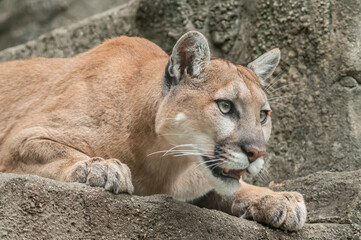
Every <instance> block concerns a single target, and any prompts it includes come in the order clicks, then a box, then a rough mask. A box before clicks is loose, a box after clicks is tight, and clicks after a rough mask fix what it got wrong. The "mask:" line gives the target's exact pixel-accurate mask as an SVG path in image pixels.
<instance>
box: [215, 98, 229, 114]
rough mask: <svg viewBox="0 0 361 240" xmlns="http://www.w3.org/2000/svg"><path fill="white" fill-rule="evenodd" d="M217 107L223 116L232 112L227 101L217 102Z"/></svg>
mask: <svg viewBox="0 0 361 240" xmlns="http://www.w3.org/2000/svg"><path fill="white" fill-rule="evenodd" d="M217 105H218V108H219V110H220V111H221V112H222V113H223V114H229V113H231V112H232V106H233V104H232V102H231V101H228V100H220V101H217Z"/></svg>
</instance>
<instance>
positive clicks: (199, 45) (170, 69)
mask: <svg viewBox="0 0 361 240" xmlns="http://www.w3.org/2000/svg"><path fill="white" fill-rule="evenodd" d="M209 61H210V51H209V46H208V42H207V39H206V38H205V37H204V36H203V35H202V34H201V33H200V32H196V31H191V32H188V33H186V34H184V35H183V36H182V37H181V38H180V39H179V40H178V41H177V43H176V44H175V45H174V47H173V51H172V55H171V56H170V59H169V62H168V65H167V68H166V71H165V76H164V79H163V87H165V88H168V89H164V90H169V89H170V87H171V86H174V85H177V84H178V83H179V81H180V80H181V79H182V77H183V74H188V75H189V76H190V77H197V76H198V75H199V74H200V73H201V72H202V71H203V69H204V68H205V66H206V65H207V64H208V62H209Z"/></svg>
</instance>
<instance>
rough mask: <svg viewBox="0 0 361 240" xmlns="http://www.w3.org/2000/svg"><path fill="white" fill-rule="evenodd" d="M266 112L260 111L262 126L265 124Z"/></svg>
mask: <svg viewBox="0 0 361 240" xmlns="http://www.w3.org/2000/svg"><path fill="white" fill-rule="evenodd" d="M268 112H269V111H266V110H262V111H261V113H260V121H261V124H262V125H263V124H265V123H266V122H267V117H268Z"/></svg>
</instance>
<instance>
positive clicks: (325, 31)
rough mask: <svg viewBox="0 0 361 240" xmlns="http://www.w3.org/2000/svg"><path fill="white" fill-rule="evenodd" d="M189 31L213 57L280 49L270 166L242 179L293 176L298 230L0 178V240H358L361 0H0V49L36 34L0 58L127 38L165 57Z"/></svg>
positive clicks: (58, 53)
mask: <svg viewBox="0 0 361 240" xmlns="http://www.w3.org/2000/svg"><path fill="white" fill-rule="evenodd" d="M121 3H124V4H123V5H119V4H121ZM106 9H109V10H107V11H105V12H101V11H104V10H106ZM97 12H101V13H99V14H96V15H94V14H95V13H97ZM87 16H91V17H89V18H86V17H87ZM84 18H85V19H84ZM81 19H83V20H81ZM79 20H81V21H79ZM73 22H75V23H74V24H71V25H69V24H70V23H73ZM59 26H61V27H59ZM54 28H56V29H55V30H53V31H51V32H48V33H45V34H44V35H41V36H40V37H37V36H38V35H39V34H42V33H44V32H47V31H49V30H51V29H54ZM194 29H196V30H198V31H201V32H202V33H203V34H204V35H205V36H206V37H207V38H208V39H209V42H210V45H211V48H212V53H213V55H215V56H218V57H223V58H226V59H229V60H231V61H233V62H235V63H246V62H248V61H251V60H252V59H254V58H255V57H256V56H258V55H260V54H261V53H264V52H265V51H267V50H270V49H271V48H273V47H279V48H280V49H281V52H282V60H281V63H280V66H279V67H278V69H277V71H276V73H275V74H274V77H273V78H272V79H271V80H269V82H268V86H267V87H266V88H267V92H268V94H269V99H270V100H271V102H272V109H273V113H272V114H273V124H274V128H273V137H272V139H271V141H270V143H269V147H268V152H269V153H268V167H267V169H268V171H267V172H264V173H263V174H260V175H259V177H256V178H254V179H247V180H248V181H253V182H255V183H257V184H259V185H268V184H269V182H270V181H274V182H276V183H278V182H281V181H283V180H289V179H290V181H289V182H287V183H286V185H285V186H283V187H278V189H279V190H284V189H289V190H297V191H300V192H301V193H303V194H304V196H305V199H306V202H307V206H308V209H309V216H308V224H307V225H306V226H305V228H304V229H303V230H302V231H300V232H298V233H284V232H282V231H279V230H274V229H270V228H267V227H264V226H262V225H260V224H257V223H254V222H250V221H247V220H240V219H237V218H234V217H231V216H227V215H226V214H223V213H220V212H217V211H211V210H205V209H199V208H197V207H194V206H190V205H188V204H184V203H179V202H176V201H174V200H172V199H170V198H168V197H165V196H154V197H137V196H132V197H131V196H126V195H121V196H114V195H111V194H109V193H106V192H104V191H102V190H100V189H94V188H89V187H85V186H81V185H78V184H63V183H59V182H55V181H50V180H47V179H41V178H38V177H33V176H27V177H23V176H16V175H7V174H6V175H5V174H1V175H0V179H1V180H0V238H5V239H6V238H8V239H15V238H16V237H19V238H27V239H28V238H47V239H49V238H59V239H66V238H92V237H94V239H100V238H101V237H103V238H104V239H112V238H134V239H137V238H159V239H180V238H184V239H192V238H198V239H220V238H223V239H239V238H243V239H260V238H268V239H361V200H360V198H361V182H360V181H361V180H360V179H361V172H360V169H361V120H360V119H361V113H360V112H361V87H360V84H361V47H360V46H361V1H360V0H345V1H326V0H313V1H306V0H290V1H285V0H275V1H270V0H256V1H253V0H252V1H251V0H226V1H225V0H153V1H147V0H123V1H121V0H118V1H105V0H104V1H85V0H84V1H83V0H77V1H75V0H73V1H72V0H49V1H39V0H38V1H37V0H22V1H21V0H16V1H14V0H11V1H10V0H0V49H2V48H6V47H9V46H14V45H17V44H19V43H21V42H25V41H26V40H30V39H33V38H36V39H35V40H32V41H29V42H26V43H24V44H21V45H18V46H15V47H11V48H7V49H5V50H3V51H1V52H0V61H8V60H13V59H26V58H31V57H36V56H43V57H68V56H73V55H75V54H78V53H80V52H84V51H86V50H88V49H90V48H92V47H93V46H95V45H97V44H99V43H101V42H102V41H103V40H104V39H106V38H111V37H115V36H119V35H124V34H126V35H137V36H143V37H145V38H147V39H149V40H151V41H153V42H155V43H157V44H158V45H160V46H161V47H162V48H163V49H165V50H166V51H167V52H168V53H169V52H170V51H171V49H172V47H173V45H174V43H175V41H176V40H177V39H178V38H179V37H180V36H181V35H182V34H183V33H184V32H186V31H189V30H194ZM20 186H21V187H20ZM67 231H68V232H67Z"/></svg>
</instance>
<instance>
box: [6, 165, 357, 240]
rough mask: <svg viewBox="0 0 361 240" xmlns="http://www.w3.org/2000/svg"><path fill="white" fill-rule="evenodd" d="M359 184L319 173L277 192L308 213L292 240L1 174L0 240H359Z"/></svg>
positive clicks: (186, 211)
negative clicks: (299, 195) (295, 194)
mask: <svg viewBox="0 0 361 240" xmlns="http://www.w3.org/2000/svg"><path fill="white" fill-rule="evenodd" d="M355 176H356V177H358V178H354V177H355ZM360 176H361V171H354V172H345V173H319V174H313V175H310V176H307V177H304V178H300V179H297V180H294V181H291V182H290V183H288V184H287V185H286V186H285V187H283V188H281V190H284V189H288V190H295V189H297V190H300V191H301V192H303V194H304V195H305V196H306V201H307V205H308V208H309V223H308V224H306V225H305V227H304V229H302V230H301V231H299V232H292V233H290V232H284V231H281V230H277V229H271V228H269V227H266V226H263V225H261V224H259V223H256V222H253V221H249V220H245V219H239V218H236V217H233V216H230V215H227V214H226V213H222V212H219V211H216V210H208V209H201V208H198V207H196V206H193V205H190V204H187V203H183V202H179V201H176V200H173V199H172V198H171V197H168V196H164V195H154V196H150V197H140V196H130V195H124V194H121V195H114V194H111V193H109V192H106V191H104V190H103V189H100V188H92V187H89V186H86V185H84V184H77V183H63V182H57V181H53V180H50V179H45V178H41V177H37V176H31V175H16V174H0V238H1V239H39V238H40V239H69V238H71V239H84V238H86V239H141V238H149V239H153V238H156V239H285V240H286V239H292V240H293V239H360V237H361V232H360V231H361V225H360V222H359V220H360V218H359V216H360V214H361V208H360V196H361V185H360V179H361V178H360ZM313 179H314V180H319V181H318V182H316V183H315V182H314V181H313ZM325 186H326V187H325ZM332 186H337V187H336V191H331V190H332V189H331V187H332ZM343 186H344V187H345V188H344V190H343V191H342V194H343V196H340V195H339V191H340V190H342V187H343ZM335 196H336V197H337V196H338V197H337V198H336V199H334V197H335ZM335 204H336V205H337V207H339V210H340V211H343V210H345V214H341V215H339V216H340V218H334V217H333V216H331V215H330V214H329V213H328V212H329V210H330V209H332V208H334V207H335Z"/></svg>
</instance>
